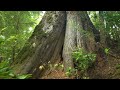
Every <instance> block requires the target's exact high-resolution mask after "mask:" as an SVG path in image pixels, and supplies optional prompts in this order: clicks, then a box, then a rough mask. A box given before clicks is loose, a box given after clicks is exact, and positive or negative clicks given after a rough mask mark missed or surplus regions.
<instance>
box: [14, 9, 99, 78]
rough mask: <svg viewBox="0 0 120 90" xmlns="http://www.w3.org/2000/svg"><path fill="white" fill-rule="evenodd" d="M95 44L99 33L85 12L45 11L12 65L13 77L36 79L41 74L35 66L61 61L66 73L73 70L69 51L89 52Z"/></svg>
mask: <svg viewBox="0 0 120 90" xmlns="http://www.w3.org/2000/svg"><path fill="white" fill-rule="evenodd" d="M95 41H96V42H98V41H100V37H99V32H98V31H97V30H96V29H95V27H94V26H93V24H92V22H91V21H90V19H89V17H88V15H87V12H85V11H67V12H65V11H48V12H46V13H45V15H44V17H43V19H42V21H41V22H40V23H39V25H37V26H36V28H35V30H34V32H33V34H32V36H31V37H30V38H29V40H28V41H27V43H26V44H25V46H24V48H23V49H22V51H21V52H20V54H19V55H18V56H17V58H16V61H15V62H14V63H13V64H12V65H13V66H14V69H15V72H16V73H19V74H27V73H31V74H33V77H39V75H40V74H42V70H40V69H39V66H41V65H44V66H46V65H47V64H48V62H49V61H50V62H55V61H56V60H58V59H60V58H62V57H63V61H64V67H65V68H64V69H65V71H67V68H69V67H71V68H74V64H73V59H72V52H73V50H75V49H76V48H77V47H78V48H83V49H84V50H86V51H87V52H93V51H95V43H96V42H95ZM62 47H63V48H62Z"/></svg>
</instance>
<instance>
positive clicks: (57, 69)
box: [40, 55, 120, 79]
mask: <svg viewBox="0 0 120 90" xmlns="http://www.w3.org/2000/svg"><path fill="white" fill-rule="evenodd" d="M56 65H57V66H54V65H53V66H52V69H51V70H49V72H47V73H46V74H45V75H44V76H43V77H42V78H40V79H73V78H70V77H67V76H66V75H65V73H64V70H63V67H61V65H63V63H62V62H61V63H59V64H56ZM87 74H88V76H89V79H120V59H117V58H115V57H112V56H110V55H108V56H107V60H105V59H104V58H103V57H101V56H100V55H97V60H96V62H95V63H94V65H93V66H92V67H90V68H89V69H88V71H87Z"/></svg>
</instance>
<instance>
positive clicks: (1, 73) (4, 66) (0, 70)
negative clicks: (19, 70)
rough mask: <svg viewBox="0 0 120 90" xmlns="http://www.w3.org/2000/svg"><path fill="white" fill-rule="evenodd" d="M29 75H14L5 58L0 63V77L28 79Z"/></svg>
mask: <svg viewBox="0 0 120 90" xmlns="http://www.w3.org/2000/svg"><path fill="white" fill-rule="evenodd" d="M31 76H32V75H31V74H25V75H19V74H18V75H15V74H14V73H13V71H12V68H11V67H10V65H9V61H7V60H6V61H2V62H1V63H0V79H28V78H30V77H31Z"/></svg>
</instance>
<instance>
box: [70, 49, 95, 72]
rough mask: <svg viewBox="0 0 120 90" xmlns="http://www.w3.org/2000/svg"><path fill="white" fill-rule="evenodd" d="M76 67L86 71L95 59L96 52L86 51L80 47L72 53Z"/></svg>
mask: <svg viewBox="0 0 120 90" xmlns="http://www.w3.org/2000/svg"><path fill="white" fill-rule="evenodd" d="M72 56H73V59H74V63H75V68H77V69H78V70H80V71H85V70H87V69H88V67H89V66H91V65H92V63H93V62H94V61H95V58H96V54H92V53H86V52H85V51H84V50H83V49H81V48H79V49H77V50H75V51H74V52H73V54H72Z"/></svg>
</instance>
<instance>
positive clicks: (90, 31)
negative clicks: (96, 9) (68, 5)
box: [63, 11, 100, 72]
mask: <svg viewBox="0 0 120 90" xmlns="http://www.w3.org/2000/svg"><path fill="white" fill-rule="evenodd" d="M95 40H96V42H98V41H99V40H100V36H99V31H97V30H96V29H95V27H94V25H93V24H92V22H91V21H90V18H89V16H88V14H87V12H85V11H68V12H67V24H66V32H65V40H64V47H63V60H64V69H65V72H67V70H68V68H72V69H73V68H74V64H73V58H72V52H73V51H74V50H75V49H76V48H83V49H84V50H85V51H87V52H91V53H92V52H94V51H95V45H96V42H95Z"/></svg>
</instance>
